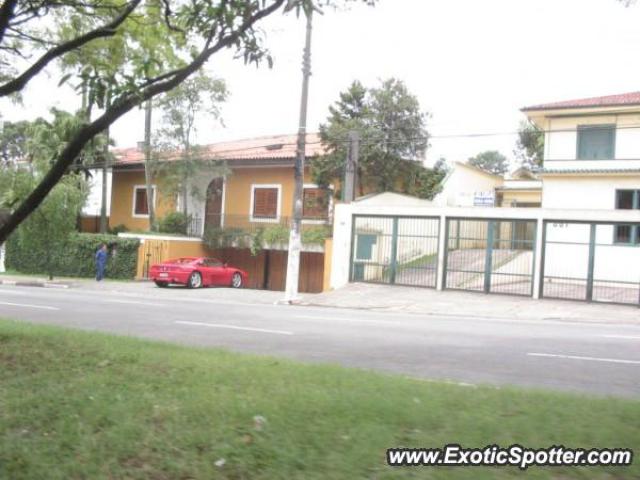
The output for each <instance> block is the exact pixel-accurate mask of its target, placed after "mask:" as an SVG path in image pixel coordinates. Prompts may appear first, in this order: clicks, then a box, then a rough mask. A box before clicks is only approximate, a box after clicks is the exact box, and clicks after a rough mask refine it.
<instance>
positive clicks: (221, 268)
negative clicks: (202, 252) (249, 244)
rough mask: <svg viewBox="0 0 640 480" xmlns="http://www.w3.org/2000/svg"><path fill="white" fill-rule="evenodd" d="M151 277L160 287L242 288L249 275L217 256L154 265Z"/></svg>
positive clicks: (150, 270) (177, 259) (150, 272)
mask: <svg viewBox="0 0 640 480" xmlns="http://www.w3.org/2000/svg"><path fill="white" fill-rule="evenodd" d="M149 278H151V280H153V281H154V282H155V283H156V285H157V286H158V287H167V286H168V285H170V284H180V285H186V286H187V287H189V288H200V287H210V286H213V285H221V286H229V287H233V288H241V287H243V286H244V285H246V283H247V279H248V275H247V272H245V271H244V270H240V269H239V268H235V267H231V266H229V265H227V263H226V262H223V261H221V260H218V259H217V258H207V257H182V258H176V259H173V260H167V261H166V262H162V263H159V264H157V265H152V266H151V268H150V269H149Z"/></svg>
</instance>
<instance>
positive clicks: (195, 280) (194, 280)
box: [187, 272, 202, 288]
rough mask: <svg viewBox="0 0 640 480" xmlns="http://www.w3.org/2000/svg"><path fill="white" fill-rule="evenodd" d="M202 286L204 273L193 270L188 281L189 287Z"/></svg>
mask: <svg viewBox="0 0 640 480" xmlns="http://www.w3.org/2000/svg"><path fill="white" fill-rule="evenodd" d="M201 286H202V275H200V273H199V272H193V273H192V274H191V275H190V276H189V281H188V282H187V287H189V288H200V287H201Z"/></svg>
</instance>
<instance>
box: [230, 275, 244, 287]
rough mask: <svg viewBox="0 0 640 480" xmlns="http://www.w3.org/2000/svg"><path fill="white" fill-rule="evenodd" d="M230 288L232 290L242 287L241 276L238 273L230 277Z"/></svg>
mask: <svg viewBox="0 0 640 480" xmlns="http://www.w3.org/2000/svg"><path fill="white" fill-rule="evenodd" d="M231 286H232V287H233V288H240V287H242V275H240V274H239V273H238V272H236V273H234V274H233V276H232V277H231Z"/></svg>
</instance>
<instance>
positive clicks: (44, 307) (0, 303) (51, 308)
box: [0, 302, 60, 310]
mask: <svg viewBox="0 0 640 480" xmlns="http://www.w3.org/2000/svg"><path fill="white" fill-rule="evenodd" d="M0 305H8V306H10V307H26V308H39V309H42V310H60V309H59V308H58V307H49V306H47V305H30V304H28V303H11V302H0Z"/></svg>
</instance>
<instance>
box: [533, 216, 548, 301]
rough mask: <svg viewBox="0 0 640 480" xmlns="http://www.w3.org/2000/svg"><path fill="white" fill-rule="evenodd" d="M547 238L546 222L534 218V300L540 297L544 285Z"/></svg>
mask: <svg viewBox="0 0 640 480" xmlns="http://www.w3.org/2000/svg"><path fill="white" fill-rule="evenodd" d="M546 238H547V224H546V222H544V220H542V218H538V219H537V220H536V238H535V244H534V248H535V250H534V251H533V255H534V258H535V260H534V262H533V298H535V299H536V300H537V299H539V298H542V289H543V287H544V285H543V282H544V254H545V246H546Z"/></svg>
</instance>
